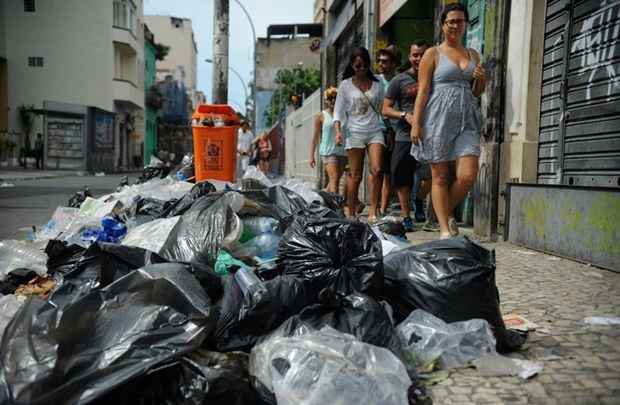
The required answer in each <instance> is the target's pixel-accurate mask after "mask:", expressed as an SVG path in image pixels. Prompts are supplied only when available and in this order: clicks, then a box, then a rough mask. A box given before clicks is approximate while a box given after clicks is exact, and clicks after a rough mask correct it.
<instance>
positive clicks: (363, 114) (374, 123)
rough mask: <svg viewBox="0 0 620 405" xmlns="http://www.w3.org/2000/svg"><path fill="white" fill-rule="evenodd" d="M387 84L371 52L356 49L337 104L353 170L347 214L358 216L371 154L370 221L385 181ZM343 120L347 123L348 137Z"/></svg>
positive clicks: (336, 118)
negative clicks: (376, 72)
mask: <svg viewBox="0 0 620 405" xmlns="http://www.w3.org/2000/svg"><path fill="white" fill-rule="evenodd" d="M382 103H383V86H382V85H381V83H379V79H377V77H376V76H375V75H374V74H373V72H372V70H371V68H370V55H369V53H368V50H367V49H366V48H361V47H360V48H355V49H354V50H353V52H352V53H351V58H350V59H349V64H348V66H347V68H346V69H345V71H344V75H343V80H342V82H341V83H340V86H339V87H338V96H337V97H336V105H335V107H334V127H335V129H336V144H338V145H340V144H342V143H343V142H345V150H346V151H347V157H348V162H349V166H350V173H349V177H348V179H347V208H346V209H345V213H346V214H347V216H349V217H351V216H355V215H356V210H357V201H358V198H357V197H358V191H359V186H360V183H361V181H362V173H363V168H364V157H365V155H366V154H368V162H369V176H368V183H369V188H370V208H369V211H368V222H369V223H374V222H376V221H377V203H378V199H379V188H380V187H381V183H382V180H383V176H382V174H381V165H382V164H383V152H384V148H385V143H386V142H385V139H384V136H383V130H382V129H383V128H382V119H383V116H382V115H381V105H382ZM343 122H346V125H347V130H348V133H347V137H346V140H345V139H344V136H343V128H342V125H343Z"/></svg>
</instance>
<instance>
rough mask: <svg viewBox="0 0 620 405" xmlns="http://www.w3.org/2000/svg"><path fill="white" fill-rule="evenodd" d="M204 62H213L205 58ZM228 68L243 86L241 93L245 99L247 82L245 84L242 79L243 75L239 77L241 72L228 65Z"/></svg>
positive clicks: (246, 97)
mask: <svg viewBox="0 0 620 405" xmlns="http://www.w3.org/2000/svg"><path fill="white" fill-rule="evenodd" d="M205 62H207V63H213V59H205ZM228 69H230V71H231V72H233V73H234V74H235V76H237V78H238V79H239V81H240V82H241V87H242V88H243V93H244V94H245V99H246V100H247V99H248V97H249V95H248V89H247V84H246V82H245V80H243V77H241V74H240V73H239V72H238V71H237V70H236V69H235V68H233V67H232V66H228ZM244 111H246V109H245V108H244Z"/></svg>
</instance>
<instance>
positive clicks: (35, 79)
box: [0, 0, 144, 170]
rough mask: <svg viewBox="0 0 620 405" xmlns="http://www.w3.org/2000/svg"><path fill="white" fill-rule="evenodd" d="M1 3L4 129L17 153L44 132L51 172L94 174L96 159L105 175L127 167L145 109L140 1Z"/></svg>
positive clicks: (47, 164) (56, 0)
mask: <svg viewBox="0 0 620 405" xmlns="http://www.w3.org/2000/svg"><path fill="white" fill-rule="evenodd" d="M3 4H4V15H3V17H2V18H3V20H2V21H0V26H3V27H4V30H5V41H4V43H5V49H6V68H7V69H6V70H7V78H8V91H7V100H8V101H7V104H8V117H7V118H8V119H7V121H8V125H7V126H8V131H9V132H11V133H15V134H18V136H17V143H18V148H20V149H22V150H28V149H30V146H31V145H32V144H33V143H34V139H35V138H36V134H38V133H41V134H42V135H43V136H44V139H45V155H44V156H45V158H44V162H45V166H46V167H48V168H74V169H89V168H91V167H93V164H94V160H95V159H89V157H90V156H91V155H92V156H97V157H98V158H99V159H101V160H100V161H99V162H98V163H97V164H96V166H98V167H99V168H101V169H103V168H105V169H106V170H115V169H120V168H127V167H129V163H130V161H131V158H130V156H131V154H132V150H135V147H134V146H135V144H136V143H139V142H140V137H141V134H140V133H139V132H137V131H136V130H135V120H136V115H139V114H140V113H141V112H142V109H143V107H144V90H143V86H144V83H143V70H144V68H143V63H144V62H143V60H144V56H143V53H144V50H143V48H144V45H143V33H142V21H141V15H142V1H141V0H135V1H134V0H105V1H98V0H86V1H82V0H66V1H65V0H63V1H61V0H49V1H40V0H33V1H28V2H19V1H11V2H3ZM61 20H64V21H71V23H70V24H59V21H61ZM110 117H112V118H110ZM94 169H97V167H95V168H94Z"/></svg>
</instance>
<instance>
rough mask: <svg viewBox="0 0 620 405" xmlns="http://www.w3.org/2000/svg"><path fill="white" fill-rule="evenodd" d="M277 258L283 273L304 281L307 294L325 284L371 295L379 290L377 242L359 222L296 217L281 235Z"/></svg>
mask: <svg viewBox="0 0 620 405" xmlns="http://www.w3.org/2000/svg"><path fill="white" fill-rule="evenodd" d="M278 260H279V263H280V265H281V267H282V268H283V271H284V273H285V274H288V275H291V276H295V277H299V278H301V279H302V280H304V282H305V284H306V289H307V290H308V292H309V293H310V294H314V295H316V294H318V293H319V292H320V291H321V290H322V289H324V288H327V287H328V288H331V289H333V290H334V291H336V292H338V293H340V294H345V295H346V294H350V293H352V292H355V291H357V292H363V293H366V294H368V295H371V296H372V295H375V294H376V293H378V292H379V291H381V289H382V284H383V262H382V260H383V254H382V251H381V242H380V241H379V238H377V236H376V235H375V233H374V232H373V231H372V230H371V229H370V227H369V226H368V225H366V224H363V223H361V222H357V221H352V220H348V219H338V218H314V217H307V216H298V217H296V218H295V220H294V221H293V223H292V224H291V226H290V227H289V228H288V229H287V230H286V232H285V233H284V236H283V237H282V241H281V242H280V246H279V249H278Z"/></svg>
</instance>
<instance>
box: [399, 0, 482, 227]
mask: <svg viewBox="0 0 620 405" xmlns="http://www.w3.org/2000/svg"><path fill="white" fill-rule="evenodd" d="M440 21H441V27H442V31H443V36H444V40H443V42H442V43H441V44H440V45H439V46H436V47H433V48H431V49H429V50H428V51H427V52H426V53H425V54H424V56H423V57H422V61H421V62H420V73H419V75H418V77H419V89H418V96H417V99H416V102H415V109H414V117H413V123H412V128H411V140H412V142H413V144H414V145H413V147H412V154H413V156H414V157H415V158H416V159H417V160H418V161H427V162H429V163H430V166H431V175H432V191H431V196H432V199H433V207H434V209H435V213H436V214H437V220H438V222H439V227H440V230H441V234H440V238H441V239H447V238H450V237H451V236H455V235H457V234H458V233H459V229H458V226H457V224H456V220H455V219H454V217H452V216H451V215H452V212H453V211H454V208H455V207H456V206H457V205H458V204H459V203H460V202H461V201H462V200H463V198H464V197H465V195H466V194H467V192H468V191H469V189H470V188H471V186H472V185H473V184H474V182H475V181H476V177H477V175H478V156H480V130H481V116H480V111H479V108H478V103H477V100H476V97H479V96H480V95H481V94H482V92H483V91H484V87H485V80H486V79H485V72H484V69H483V68H482V66H481V65H480V56H479V55H478V53H477V52H476V51H475V50H473V49H466V48H465V47H463V45H462V44H463V35H464V34H465V30H466V27H467V23H468V21H469V14H468V13H467V8H466V7H465V6H463V5H462V4H459V3H455V4H450V5H448V6H446V7H445V8H444V10H443V11H442V13H441V20H440ZM451 161H455V167H456V176H455V181H454V182H453V183H452V184H450V182H449V177H450V174H449V170H450V168H449V167H450V165H449V163H450V162H451Z"/></svg>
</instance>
